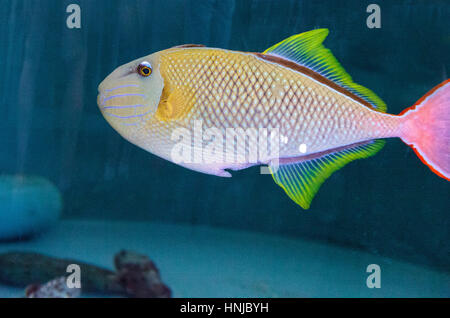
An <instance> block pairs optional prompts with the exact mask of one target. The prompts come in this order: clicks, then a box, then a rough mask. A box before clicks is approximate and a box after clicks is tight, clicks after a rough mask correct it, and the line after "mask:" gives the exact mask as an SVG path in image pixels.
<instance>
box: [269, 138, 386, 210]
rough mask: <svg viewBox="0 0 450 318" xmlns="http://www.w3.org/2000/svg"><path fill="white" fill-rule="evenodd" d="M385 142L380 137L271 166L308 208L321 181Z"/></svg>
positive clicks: (280, 181) (286, 188)
mask: <svg viewBox="0 0 450 318" xmlns="http://www.w3.org/2000/svg"><path fill="white" fill-rule="evenodd" d="M384 144H385V141H384V140H381V139H380V140H371V141H368V142H366V143H358V144H354V145H353V146H352V145H350V146H349V147H347V148H344V149H342V148H340V149H339V151H335V152H327V153H326V154H324V155H322V156H320V157H315V158H312V159H310V160H302V161H299V162H295V163H288V164H281V165H280V166H279V167H278V169H274V168H273V167H270V169H271V172H272V177H273V179H274V180H275V182H276V183H277V184H278V185H279V186H280V187H282V188H283V190H284V191H285V192H286V194H287V195H288V196H289V197H290V198H291V199H292V200H294V202H295V203H297V204H298V205H300V206H301V207H302V208H304V209H308V208H309V206H310V204H311V201H312V199H313V198H314V196H315V194H316V193H317V191H318V190H319V188H320V186H321V185H322V183H323V182H324V181H325V180H326V179H327V178H328V177H329V176H331V174H332V173H333V172H335V171H336V170H338V169H340V168H342V167H343V166H345V165H346V164H347V163H349V162H351V161H353V160H356V159H362V158H367V157H370V156H373V155H374V154H376V153H377V152H378V151H379V150H380V149H381V148H383V146H384ZM300 158H301V157H300Z"/></svg>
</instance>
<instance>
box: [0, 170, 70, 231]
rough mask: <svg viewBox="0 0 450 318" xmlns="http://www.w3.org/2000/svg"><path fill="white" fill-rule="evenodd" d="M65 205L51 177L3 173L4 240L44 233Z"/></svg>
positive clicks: (0, 210) (0, 225)
mask: <svg viewBox="0 0 450 318" xmlns="http://www.w3.org/2000/svg"><path fill="white" fill-rule="evenodd" d="M61 206H62V199H61V193H60V192H59V190H58V189H57V188H56V187H55V186H54V185H53V184H52V183H51V182H50V181H48V180H47V179H44V178H42V177H35V176H9V175H4V176H0V240H13V239H21V238H26V237H29V236H31V235H34V234H37V233H40V232H42V231H43V230H45V229H47V228H48V227H50V226H51V225H52V224H53V223H55V222H56V220H57V219H58V218H59V216H60V213H61Z"/></svg>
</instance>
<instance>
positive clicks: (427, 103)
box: [399, 79, 450, 181]
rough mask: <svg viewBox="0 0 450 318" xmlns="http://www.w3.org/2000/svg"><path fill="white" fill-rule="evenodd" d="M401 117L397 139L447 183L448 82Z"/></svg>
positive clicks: (449, 142) (449, 153)
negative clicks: (410, 148)
mask: <svg viewBox="0 0 450 318" xmlns="http://www.w3.org/2000/svg"><path fill="white" fill-rule="evenodd" d="M400 115H401V117H402V124H401V129H400V131H399V137H400V138H401V139H402V140H403V142H405V143H406V144H407V145H409V146H411V147H412V148H413V149H414V151H415V153H416V154H417V156H418V157H419V158H420V159H421V160H422V162H423V163H425V164H426V165H427V166H428V167H429V168H430V169H431V170H432V171H433V172H434V173H436V174H437V175H438V176H440V177H442V178H444V179H446V180H448V181H450V79H447V80H446V81H444V82H442V83H441V84H439V85H438V86H436V87H434V88H433V89H432V90H430V91H429V92H428V93H427V94H426V95H425V96H423V97H422V98H421V99H419V100H418V101H417V102H416V103H415V104H414V105H413V106H411V107H409V108H407V109H405V110H404V111H403V112H402V113H401V114H400Z"/></svg>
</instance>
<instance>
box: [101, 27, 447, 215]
mask: <svg viewBox="0 0 450 318" xmlns="http://www.w3.org/2000/svg"><path fill="white" fill-rule="evenodd" d="M327 35H328V30H327V29H317V30H312V31H309V32H305V33H301V34H298V35H294V36H291V37H289V38H288V39H286V40H284V41H282V42H280V43H278V44H276V45H274V46H272V47H270V48H269V49H267V50H266V51H264V52H263V53H251V52H239V51H230V50H225V49H218V48H208V47H204V46H202V45H182V46H177V47H173V48H170V49H167V50H163V51H160V52H156V53H153V54H150V55H148V56H146V57H143V58H140V59H137V60H135V61H133V62H130V63H128V64H125V65H123V66H120V67H119V68H117V69H116V70H115V71H114V72H113V73H111V74H110V75H109V76H108V77H107V78H106V79H105V80H104V81H103V82H102V83H101V84H100V86H99V95H98V101H97V102H98V105H99V107H100V110H101V112H102V114H103V116H104V117H105V118H106V120H107V121H108V122H109V123H110V125H111V126H112V127H113V128H114V129H115V130H117V131H118V132H119V134H121V135H122V136H123V137H124V138H125V139H127V140H128V141H130V142H131V143H133V144H135V145H137V146H139V147H141V148H143V149H145V150H147V151H149V152H151V153H153V154H155V155H157V156H159V157H162V158H164V159H166V160H169V161H172V162H175V163H177V164H179V165H181V166H184V167H186V168H189V169H192V170H196V171H200V172H203V173H208V174H213V175H217V176H223V177H229V176H231V174H230V173H229V172H228V171H226V170H227V169H228V170H239V169H243V168H247V167H250V166H254V165H263V166H265V165H267V166H268V167H269V169H267V171H269V173H271V174H272V176H273V178H274V180H275V182H276V183H277V184H278V185H279V186H281V187H282V188H283V189H284V191H285V192H286V193H287V195H288V196H289V197H290V198H291V199H292V200H294V201H295V202H296V203H297V204H299V205H300V206H302V207H303V208H305V209H307V208H309V206H310V203H311V201H312V199H313V197H314V195H315V194H316V193H317V191H318V189H319V187H320V185H321V184H322V183H323V182H324V181H325V180H326V178H328V177H329V176H330V175H331V174H332V173H333V172H334V171H336V170H338V169H339V168H341V167H343V166H344V165H346V164H347V163H349V162H351V161H353V160H355V159H360V158H367V157H370V156H372V155H374V154H375V153H377V152H378V151H379V150H380V149H381V148H382V147H383V145H384V142H385V141H384V139H385V138H391V137H400V138H401V139H402V140H403V141H404V142H405V143H407V144H408V145H410V146H412V147H413V149H414V150H415V151H416V153H417V154H418V156H419V157H420V158H421V160H422V161H423V162H424V163H425V164H427V165H428V166H429V167H430V168H431V170H432V171H433V172H435V173H436V174H438V175H439V176H441V177H443V178H445V179H447V180H450V130H449V123H450V109H449V105H450V81H449V80H446V81H445V82H443V83H441V84H440V85H438V86H436V87H435V88H434V89H432V90H431V91H430V92H429V93H428V94H427V95H425V96H424V97H422V98H421V99H420V100H419V101H418V102H417V103H416V104H415V105H413V106H412V107H409V108H408V109H406V110H405V111H404V112H402V113H401V114H399V115H391V114H387V113H386V105H385V103H384V102H383V101H382V100H381V99H380V98H379V97H378V96H377V95H375V94H374V93H373V92H372V91H370V90H369V89H367V88H365V87H363V86H361V85H358V84H356V83H354V82H353V81H352V78H351V77H350V76H349V75H348V74H347V73H346V71H345V70H344V69H343V68H342V67H341V66H340V64H339V63H338V61H337V60H336V58H335V57H334V56H333V55H332V53H331V52H330V51H329V50H328V49H326V48H325V47H324V46H323V44H322V42H323V41H324V40H325V38H326V37H327Z"/></svg>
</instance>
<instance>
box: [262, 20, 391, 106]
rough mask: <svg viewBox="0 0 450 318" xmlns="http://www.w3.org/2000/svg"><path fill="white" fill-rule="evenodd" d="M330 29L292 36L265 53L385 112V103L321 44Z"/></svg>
mask: <svg viewBox="0 0 450 318" xmlns="http://www.w3.org/2000/svg"><path fill="white" fill-rule="evenodd" d="M327 35H328V29H316V30H312V31H308V32H303V33H300V34H297V35H293V36H291V37H289V38H287V39H285V40H284V41H281V42H280V43H277V44H275V45H273V46H272V47H270V48H268V49H267V50H265V51H264V52H263V54H268V55H273V56H279V57H283V58H285V59H288V60H290V61H292V62H295V63H297V64H300V65H302V66H305V67H307V68H309V69H311V70H313V71H314V72H317V73H318V74H320V75H322V76H323V77H325V78H327V79H328V80H330V81H333V82H335V83H336V84H338V85H339V86H341V87H343V88H345V89H346V90H348V91H349V92H350V93H352V94H354V95H356V96H358V97H360V98H362V99H363V100H364V101H366V102H367V103H369V104H371V105H372V106H373V107H374V108H375V109H376V110H378V111H380V112H386V110H387V108H386V104H385V103H384V102H383V101H382V100H381V98H379V97H378V96H377V95H376V94H375V93H374V92H372V91H371V90H369V89H368V88H366V87H364V86H361V85H359V84H356V83H354V82H353V80H352V78H351V76H350V75H349V74H348V73H347V72H346V71H345V69H344V68H343V67H342V66H341V65H340V64H339V62H338V60H337V59H336V58H335V57H334V55H333V54H332V53H331V51H330V50H329V49H327V48H325V47H324V46H323V45H322V42H323V41H324V40H325V38H326V37H327Z"/></svg>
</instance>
